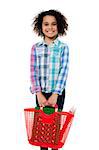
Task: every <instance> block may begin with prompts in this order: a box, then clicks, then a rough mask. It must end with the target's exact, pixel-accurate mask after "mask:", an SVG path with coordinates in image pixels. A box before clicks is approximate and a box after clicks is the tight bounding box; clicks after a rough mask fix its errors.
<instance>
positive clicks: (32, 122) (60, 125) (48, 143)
mask: <svg viewBox="0 0 99 150" xmlns="http://www.w3.org/2000/svg"><path fill="white" fill-rule="evenodd" d="M24 113H25V121H26V130H27V136H28V141H29V143H30V144H32V145H36V146H41V147H49V148H54V149H57V148H62V146H63V145H64V143H65V140H66V138H67V135H68V132H69V129H70V126H71V123H72V120H73V117H74V114H72V113H70V112H54V113H53V114H50V115H48V114H45V113H44V112H43V111H42V110H36V109H34V108H27V109H24Z"/></svg>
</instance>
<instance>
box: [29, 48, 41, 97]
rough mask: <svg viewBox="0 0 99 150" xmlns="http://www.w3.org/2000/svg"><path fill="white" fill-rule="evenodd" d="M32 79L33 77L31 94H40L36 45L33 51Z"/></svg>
mask: <svg viewBox="0 0 99 150" xmlns="http://www.w3.org/2000/svg"><path fill="white" fill-rule="evenodd" d="M30 77H31V87H30V90H31V93H32V94H34V93H36V92H40V91H41V87H40V84H39V78H38V67H37V57H36V49H35V46H34V45H33V47H32V49H31V62H30Z"/></svg>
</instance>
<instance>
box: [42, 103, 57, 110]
mask: <svg viewBox="0 0 99 150" xmlns="http://www.w3.org/2000/svg"><path fill="white" fill-rule="evenodd" d="M53 108H55V112H58V105H57V104H55V106H53ZM40 109H41V110H43V106H40Z"/></svg>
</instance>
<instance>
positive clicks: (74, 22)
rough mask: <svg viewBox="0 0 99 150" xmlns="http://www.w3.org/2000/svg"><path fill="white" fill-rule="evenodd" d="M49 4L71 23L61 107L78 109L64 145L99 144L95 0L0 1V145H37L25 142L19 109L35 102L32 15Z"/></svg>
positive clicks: (70, 148) (78, 149)
mask: <svg viewBox="0 0 99 150" xmlns="http://www.w3.org/2000/svg"><path fill="white" fill-rule="evenodd" d="M48 9H58V10H59V11H61V12H62V13H63V14H64V15H65V16H66V17H67V18H68V23H69V31H68V34H67V36H66V37H63V38H62V40H63V41H64V42H67V43H68V45H69V48H70V66H69V67H70V69H69V76H68V82H67V90H66V92H67V94H66V100H65V106H64V111H68V110H69V108H70V107H72V106H73V105H74V106H75V107H76V109H77V110H76V114H75V119H74V121H73V124H72V127H71V130H70V133H69V135H68V139H67V142H66V144H65V146H64V147H63V149H64V150H66V149H68V150H73V149H75V150H83V149H90V150H93V149H99V142H98V141H99V121H98V120H99V117H98V114H99V103H98V101H99V79H98V78H99V71H98V69H99V68H98V63H99V53H98V51H99V44H98V43H99V41H98V37H99V21H98V18H99V16H98V13H99V12H98V0H82V1H81V0H75V1H74V0H35V1H33V0H16V1H15V0H9V1H7V0H3V1H2V2H0V101H1V103H0V149H3V150H6V149H9V150H12V149H13V150H16V149H17V150H21V149H22V150H27V149H28V150H33V149H35V150H38V149H39V148H38V147H35V146H34V147H32V146H31V145H29V144H28V142H27V137H26V130H25V122H24V112H23V109H24V108H26V107H33V106H35V98H34V96H33V95H32V94H31V93H30V91H29V87H30V70H29V63H30V50H31V46H32V44H34V43H35V42H36V41H38V40H39V38H38V37H37V36H36V35H35V34H34V33H33V32H32V27H31V24H32V19H33V17H34V16H35V15H37V14H38V13H39V12H40V11H42V10H48ZM1 147H2V148H1Z"/></svg>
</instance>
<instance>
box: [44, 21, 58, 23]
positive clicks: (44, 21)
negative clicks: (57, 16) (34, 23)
mask: <svg viewBox="0 0 99 150" xmlns="http://www.w3.org/2000/svg"><path fill="white" fill-rule="evenodd" d="M43 23H49V22H47V21H43ZM51 23H57V22H56V21H53V22H51Z"/></svg>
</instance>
